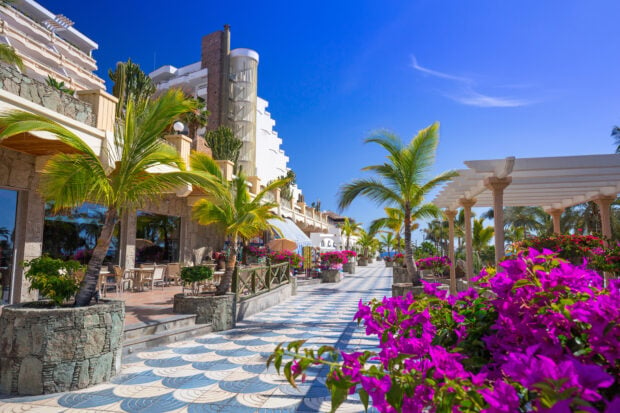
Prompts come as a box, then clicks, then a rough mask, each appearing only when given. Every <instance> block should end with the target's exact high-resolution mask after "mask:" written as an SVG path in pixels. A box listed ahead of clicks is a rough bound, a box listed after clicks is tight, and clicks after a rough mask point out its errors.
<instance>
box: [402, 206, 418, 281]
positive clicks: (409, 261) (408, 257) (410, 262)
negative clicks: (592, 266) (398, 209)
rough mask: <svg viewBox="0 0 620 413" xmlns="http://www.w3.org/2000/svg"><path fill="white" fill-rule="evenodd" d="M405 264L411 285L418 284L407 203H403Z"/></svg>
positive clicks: (409, 212) (409, 209) (409, 211)
mask: <svg viewBox="0 0 620 413" xmlns="http://www.w3.org/2000/svg"><path fill="white" fill-rule="evenodd" d="M404 212H405V264H406V266H407V273H408V274H409V278H410V279H411V280H412V282H413V285H417V284H420V277H419V275H418V267H417V266H416V265H415V261H414V259H413V250H412V249H411V207H410V206H409V204H405V211H404Z"/></svg>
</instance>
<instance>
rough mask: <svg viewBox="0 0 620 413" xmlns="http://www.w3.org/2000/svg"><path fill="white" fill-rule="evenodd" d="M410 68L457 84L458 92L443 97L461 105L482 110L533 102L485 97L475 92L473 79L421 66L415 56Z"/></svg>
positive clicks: (501, 97)
mask: <svg viewBox="0 0 620 413" xmlns="http://www.w3.org/2000/svg"><path fill="white" fill-rule="evenodd" d="M411 67H412V68H414V69H415V70H416V71H418V72H420V73H424V74H426V75H429V76H433V77H436V78H439V79H446V80H451V81H453V82H455V83H458V84H459V87H458V89H459V90H458V92H451V93H445V94H444V95H445V96H446V97H448V98H450V99H452V100H454V101H455V102H458V103H461V104H463V105H468V106H477V107H482V108H514V107H519V106H526V105H530V104H532V103H534V101H533V100H527V99H517V98H512V97H503V96H490V95H485V94H483V93H480V92H478V91H477V90H475V86H476V82H475V81H474V79H472V78H468V77H463V76H456V75H452V74H450V73H445V72H440V71H438V70H433V69H429V68H427V67H424V66H421V65H420V64H419V63H418V60H417V59H416V57H415V56H411Z"/></svg>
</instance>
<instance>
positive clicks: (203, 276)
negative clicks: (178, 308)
mask: <svg viewBox="0 0 620 413" xmlns="http://www.w3.org/2000/svg"><path fill="white" fill-rule="evenodd" d="M212 276H213V270H212V269H211V267H207V266H206V265H197V266H195V267H184V268H182V269H181V279H182V280H183V282H184V283H185V284H190V285H191V287H192V294H194V295H197V294H198V292H199V286H198V283H199V282H200V281H205V280H209V279H211V277H212Z"/></svg>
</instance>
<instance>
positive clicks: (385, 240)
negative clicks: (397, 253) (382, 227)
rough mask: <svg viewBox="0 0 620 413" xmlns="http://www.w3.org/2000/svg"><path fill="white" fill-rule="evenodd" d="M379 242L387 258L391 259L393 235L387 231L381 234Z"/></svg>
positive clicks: (393, 242) (393, 243)
mask: <svg viewBox="0 0 620 413" xmlns="http://www.w3.org/2000/svg"><path fill="white" fill-rule="evenodd" d="M379 241H380V242H381V246H383V247H385V249H386V252H387V255H388V257H391V256H392V254H391V252H392V248H394V245H395V244H396V243H395V241H396V239H395V238H394V233H393V232H389V231H388V232H385V233H383V234H381V239H380V240H379Z"/></svg>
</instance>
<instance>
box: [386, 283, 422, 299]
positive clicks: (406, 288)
mask: <svg viewBox="0 0 620 413" xmlns="http://www.w3.org/2000/svg"><path fill="white" fill-rule="evenodd" d="M409 292H411V293H413V295H414V296H416V295H419V294H421V293H423V292H424V287H423V286H421V285H416V286H415V287H414V286H413V284H412V283H399V284H392V297H401V296H405V295H407V294H408V293H409Z"/></svg>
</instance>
